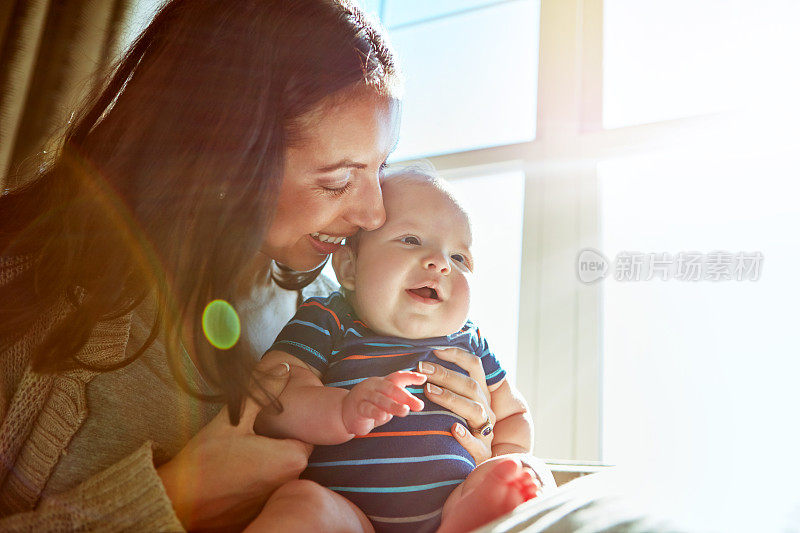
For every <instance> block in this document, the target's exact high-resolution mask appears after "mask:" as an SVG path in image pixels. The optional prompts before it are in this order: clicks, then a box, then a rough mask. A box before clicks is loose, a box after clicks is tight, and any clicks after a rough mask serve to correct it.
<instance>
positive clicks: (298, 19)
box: [0, 0, 396, 423]
mask: <svg viewBox="0 0 800 533" xmlns="http://www.w3.org/2000/svg"><path fill="white" fill-rule="evenodd" d="M395 76H396V72H395V66H394V63H393V59H392V56H391V53H390V52H389V50H388V48H387V46H386V44H385V41H384V40H383V38H382V37H381V35H380V34H379V33H378V31H377V30H376V28H375V27H374V26H372V25H371V24H370V23H369V22H368V21H367V20H366V19H365V17H364V15H363V14H362V13H361V12H360V11H359V10H358V9H357V8H356V7H354V6H351V5H350V4H348V3H346V2H345V1H344V0H342V1H336V0H237V1H228V0H226V1H220V0H174V1H171V2H168V3H167V4H166V5H165V6H164V7H163V8H162V9H161V10H160V11H159V12H158V13H157V14H156V16H155V18H154V20H153V21H152V23H151V24H150V25H149V26H148V27H147V29H146V30H145V31H144V32H143V33H142V34H141V35H140V36H139V37H138V39H137V40H136V41H135V42H134V43H133V45H132V46H131V48H130V49H129V51H128V52H127V53H126V54H125V56H124V57H123V58H122V59H121V60H120V62H119V63H118V65H117V67H116V69H115V70H114V72H113V74H112V75H111V76H110V77H109V79H108V81H107V83H106V84H105V86H104V87H103V88H102V90H100V91H98V93H97V94H95V95H93V96H92V97H90V98H89V100H88V101H87V104H86V106H85V107H84V109H83V111H82V112H81V113H79V114H78V115H77V116H76V118H74V119H73V121H72V122H71V124H70V126H69V128H68V131H67V133H66V136H65V139H64V142H63V145H62V148H61V149H60V151H59V153H58V155H57V157H56V158H55V160H54V161H53V162H52V164H50V165H49V166H48V167H46V168H45V169H43V170H42V171H40V173H39V175H38V176H37V177H36V179H34V180H33V181H32V182H31V183H30V184H28V185H26V186H23V187H21V188H20V189H18V190H14V191H11V192H10V193H8V194H6V195H5V196H3V197H2V198H0V254H2V256H5V257H7V258H8V257H17V258H19V257H24V258H27V261H28V264H29V265H30V266H29V267H28V268H27V269H25V270H24V272H23V273H22V274H20V275H17V276H15V277H14V278H13V280H12V281H10V282H9V283H6V284H4V285H2V286H0V338H2V339H9V338H12V337H15V336H18V335H21V334H23V333H24V332H25V331H27V330H29V328H30V327H31V326H32V324H33V323H34V321H35V320H36V319H37V318H39V317H40V316H41V315H42V314H43V313H44V312H45V311H46V310H47V309H49V308H50V307H51V306H52V305H54V304H55V302H56V301H57V300H58V299H59V298H62V297H63V295H67V297H69V298H70V301H71V303H72V312H71V314H69V315H68V316H67V317H65V318H64V320H62V321H61V322H59V324H58V325H57V327H56V328H55V329H54V330H53V331H52V333H51V334H50V335H49V336H48V338H47V339H45V340H44V342H43V343H42V344H41V346H40V347H39V348H38V349H37V351H36V352H35V354H34V356H33V361H32V363H33V367H34V369H36V370H37V371H40V372H57V371H63V370H67V369H72V368H89V369H92V370H96V371H110V370H114V369H117V368H120V367H122V366H124V365H126V364H128V363H130V362H131V361H133V360H134V359H136V358H137V357H138V356H139V355H141V354H142V353H143V352H144V350H145V349H146V348H147V347H148V346H149V345H151V344H152V343H153V341H154V340H155V339H156V337H157V336H158V335H159V333H161V332H162V330H163V333H164V334H165V338H166V341H167V342H166V346H167V352H168V354H167V355H168V357H167V358H168V361H169V362H170V366H171V368H172V369H173V374H175V375H176V379H178V381H179V382H180V383H181V384H182V385H184V386H185V387H186V382H185V378H184V377H183V376H182V374H181V373H180V371H179V370H178V365H177V362H178V361H179V360H180V357H181V350H182V347H181V340H180V339H181V325H182V322H183V321H184V320H186V319H188V320H191V322H192V323H193V324H197V325H199V324H200V320H201V315H202V312H203V309H204V307H205V305H206V304H207V303H208V302H210V301H211V300H215V299H223V300H226V301H229V302H233V301H234V300H235V298H236V293H237V287H238V283H239V280H238V276H237V275H238V274H239V273H240V272H241V271H242V270H243V268H244V266H245V265H246V264H248V263H249V262H250V260H251V259H252V258H253V257H254V256H255V255H256V252H257V250H258V248H259V245H260V244H261V243H262V241H263V238H264V233H265V232H266V230H267V228H268V227H269V225H270V221H271V214H272V212H273V207H274V205H275V202H276V199H277V194H278V190H279V187H280V183H281V174H282V168H283V158H284V153H285V150H286V147H287V146H288V145H289V144H291V143H292V142H293V140H294V139H295V137H296V136H297V134H299V133H302V131H301V130H302V121H299V120H298V119H300V118H301V117H303V115H305V114H307V113H309V112H310V111H312V110H315V109H317V108H318V107H319V106H320V105H321V104H322V103H324V102H325V101H326V99H328V98H329V97H333V96H334V95H336V94H337V93H338V94H342V93H344V94H346V93H347V91H349V90H352V89H353V88H355V87H358V86H363V85H364V84H366V85H368V86H370V87H372V88H373V89H374V90H376V91H378V92H379V93H382V94H390V93H391V86H392V84H393V83H394V82H395ZM266 264H267V265H268V262H266ZM265 266H266V265H265ZM314 276H315V274H312V275H311V276H305V279H304V280H302V281H301V282H300V283H299V284H298V283H295V284H293V285H292V286H296V285H302V283H307V282H310V281H311V280H313V277H314ZM309 277H310V279H308V278H309ZM154 289H155V290H154ZM150 294H154V295H155V298H156V302H157V309H158V312H157V315H156V317H155V319H154V323H153V327H152V330H151V334H150V337H149V339H148V340H147V342H146V343H145V344H144V345H143V346H142V347H141V348H140V349H139V350H138V351H136V353H134V354H133V355H132V356H131V357H130V358H128V359H126V360H125V361H120V362H119V363H118V364H115V365H114V366H110V367H102V368H97V367H95V366H92V365H91V364H90V363H87V362H85V361H81V360H79V359H78V358H77V357H76V354H77V353H78V351H79V350H80V348H81V347H82V346H83V345H84V344H85V343H86V341H87V340H88V338H89V336H90V334H91V332H92V330H93V328H94V327H95V326H96V324H97V323H98V322H100V321H103V320H107V319H110V318H112V317H117V316H122V315H124V314H126V313H128V312H130V311H131V310H132V309H133V308H135V307H136V306H137V305H139V304H140V303H141V302H142V301H143V300H144V299H145V298H146V297H147V296H148V295H150ZM192 331H193V337H194V338H193V344H194V346H195V355H196V361H197V363H198V366H199V369H200V371H201V373H202V374H203V375H204V377H205V378H206V381H207V382H208V383H209V384H210V385H211V386H212V387H213V388H214V389H215V390H216V391H219V394H217V395H215V396H212V397H206V398H207V399H215V400H221V401H225V402H226V403H227V405H228V407H229V414H230V417H231V420H232V421H233V422H234V423H235V422H237V421H238V418H239V412H240V409H241V405H242V401H243V399H244V397H245V395H246V394H248V392H247V390H248V382H249V380H250V377H251V372H252V368H253V364H254V362H255V361H254V360H253V358H252V355H250V354H247V353H245V351H244V349H243V348H242V347H241V345H240V344H241V343H239V344H237V345H235V346H234V347H233V348H231V349H229V350H224V351H223V350H219V349H217V348H215V347H214V346H212V345H211V344H209V343H208V342H207V341H205V340H204V338H203V332H202V329H201V328H200V327H197V326H196V327H193V328H192Z"/></svg>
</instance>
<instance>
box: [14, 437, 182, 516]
mask: <svg viewBox="0 0 800 533" xmlns="http://www.w3.org/2000/svg"><path fill="white" fill-rule="evenodd" d="M0 530H1V531H76V530H81V531H85V530H90V531H97V530H100V531H184V529H183V526H182V525H181V523H180V521H179V520H178V517H177V516H176V515H175V511H174V510H173V508H172V503H171V502H170V500H169V498H168V497H167V494H166V492H165V490H164V486H163V485H162V484H161V478H160V477H159V476H158V473H157V472H156V469H155V466H154V464H153V450H152V444H151V443H150V442H147V443H145V444H144V445H142V446H141V447H140V448H139V449H138V450H136V451H135V452H134V453H132V454H131V455H129V456H127V457H125V458H124V459H122V460H121V461H119V462H118V463H116V464H115V465H113V466H111V467H109V468H107V469H106V470H104V471H102V472H99V473H98V474H96V475H94V476H93V477H91V478H89V479H88V480H86V481H84V482H83V483H81V484H80V485H78V486H76V487H74V488H73V489H71V490H69V491H67V492H64V493H62V494H58V495H53V496H50V497H48V498H45V499H43V500H42V501H41V502H40V503H39V505H38V506H37V507H36V509H35V510H33V511H29V512H25V513H19V514H15V515H10V516H7V517H4V518H3V519H0Z"/></svg>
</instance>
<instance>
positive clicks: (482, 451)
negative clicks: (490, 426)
mask: <svg viewBox="0 0 800 533" xmlns="http://www.w3.org/2000/svg"><path fill="white" fill-rule="evenodd" d="M450 433H452V434H453V437H455V439H456V440H457V441H458V443H459V444H461V445H462V446H463V447H464V449H465V450H467V452H468V453H469V454H470V455H471V456H472V458H473V459H474V460H475V464H476V465H479V464H481V463H482V462H484V461H486V460H487V459H489V458H490V457H491V456H492V449H491V445H490V444H488V443H487V442H486V441H485V440H483V439H479V438H477V437H475V436H474V435H473V434H472V433H470V432H469V430H468V429H467V428H465V427H464V425H463V424H459V423H458V422H456V423H455V424H453V425H452V426H451V427H450Z"/></svg>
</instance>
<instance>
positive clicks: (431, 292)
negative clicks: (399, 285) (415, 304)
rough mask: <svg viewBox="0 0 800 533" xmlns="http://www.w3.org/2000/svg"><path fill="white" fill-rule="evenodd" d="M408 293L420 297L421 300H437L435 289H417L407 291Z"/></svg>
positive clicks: (437, 295)
mask: <svg viewBox="0 0 800 533" xmlns="http://www.w3.org/2000/svg"><path fill="white" fill-rule="evenodd" d="M408 292H410V293H413V294H416V295H417V296H421V297H422V298H428V299H431V300H438V299H439V294H438V293H437V292H436V289H434V288H432V287H419V288H418V289H408Z"/></svg>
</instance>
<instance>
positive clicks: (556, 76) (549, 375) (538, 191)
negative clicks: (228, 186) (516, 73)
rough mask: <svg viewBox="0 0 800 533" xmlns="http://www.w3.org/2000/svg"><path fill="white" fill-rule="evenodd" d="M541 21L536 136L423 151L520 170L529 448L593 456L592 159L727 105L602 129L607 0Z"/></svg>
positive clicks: (688, 127)
mask: <svg viewBox="0 0 800 533" xmlns="http://www.w3.org/2000/svg"><path fill="white" fill-rule="evenodd" d="M511 1H514V0H511ZM487 7H488V8H490V7H491V6H487ZM539 25H540V28H539V30H540V31H539V39H540V42H539V73H538V91H537V95H538V96H537V97H538V102H537V124H536V132H537V134H536V138H535V139H534V140H532V141H530V142H525V143H517V144H509V145H503V146H494V147H490V148H482V149H475V150H466V151H461V152H454V153H448V154H440V155H433V156H430V157H426V158H425V160H426V161H428V162H430V163H432V164H433V165H434V166H435V168H436V169H437V170H438V171H439V172H440V173H441V175H442V176H443V177H444V178H446V179H449V180H458V179H462V178H468V177H470V176H475V175H487V174H492V173H497V172H504V171H509V170H521V171H523V172H524V174H525V200H524V214H523V244H522V266H521V272H522V273H523V275H522V279H521V280H520V307H519V337H518V363H517V364H518V366H517V387H518V388H519V389H520V391H521V392H522V393H523V395H524V396H525V397H526V398H527V400H528V402H529V404H530V406H531V410H532V413H533V418H534V422H535V427H536V444H535V448H534V453H536V454H537V455H538V456H540V457H545V458H550V459H558V460H583V461H599V460H602V456H603V453H602V353H601V351H602V316H601V306H602V298H603V290H602V284H595V285H584V284H582V283H580V282H579V281H578V279H577V277H576V275H575V261H576V259H577V254H578V251H579V250H581V249H583V248H587V247H592V248H599V246H600V240H601V228H600V213H601V211H600V210H601V206H600V205H599V195H598V179H597V171H596V167H597V163H598V162H599V161H602V160H604V159H608V158H611V157H617V156H622V155H637V154H646V153H650V152H653V151H659V150H662V149H663V148H664V146H667V145H669V144H671V143H674V142H675V140H676V139H678V138H681V141H682V142H684V143H685V142H691V140H692V138H697V139H700V138H702V137H705V136H707V135H708V129H709V128H723V127H724V123H725V117H723V116H719V115H702V116H695V117H689V118H681V119H676V120H667V121H661V122H654V123H650V124H643V125H635V126H628V127H621V128H615V129H603V126H602V102H603V75H602V65H603V1H602V0H541V9H540V20H539ZM418 160H419V159H418V158H416V159H409V160H404V161H397V162H395V163H397V164H411V163H413V162H415V161H418ZM525 273H527V274H528V275H525Z"/></svg>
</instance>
